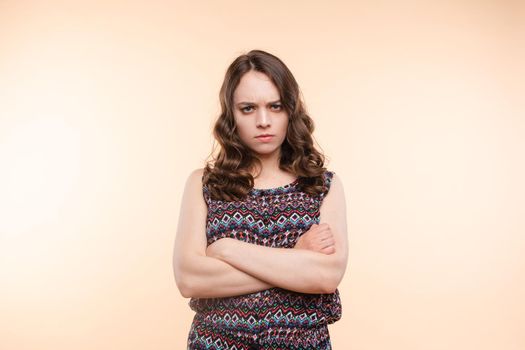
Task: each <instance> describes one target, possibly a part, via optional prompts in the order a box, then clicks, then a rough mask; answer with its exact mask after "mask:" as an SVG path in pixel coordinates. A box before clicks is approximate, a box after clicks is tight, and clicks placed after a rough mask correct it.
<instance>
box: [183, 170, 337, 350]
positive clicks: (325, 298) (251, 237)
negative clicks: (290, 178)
mask: <svg viewBox="0 0 525 350" xmlns="http://www.w3.org/2000/svg"><path fill="white" fill-rule="evenodd" d="M333 174H334V172H331V171H326V172H325V173H324V174H323V177H324V181H325V186H326V191H325V192H324V193H321V194H320V195H317V196H311V195H309V194H307V193H305V192H302V191H300V189H299V186H298V180H295V181H294V182H292V183H290V184H287V185H284V186H280V187H276V188H272V189H255V188H254V189H252V190H251V191H250V193H249V194H248V197H247V198H246V199H245V200H243V201H223V200H214V199H211V198H210V195H209V190H208V188H207V186H206V185H204V186H203V195H204V198H205V200H206V203H207V205H208V217H207V223H206V236H207V243H208V245H210V244H212V243H213V242H215V241H216V240H218V239H221V238H224V237H230V238H234V239H238V240H241V241H244V242H249V243H253V244H259V245H263V246H268V247H278V248H293V247H294V245H295V243H296V241H297V239H298V237H299V236H300V235H301V234H303V233H304V232H306V231H308V229H309V228H310V227H311V226H312V224H314V223H315V224H319V214H320V211H319V209H320V206H321V203H322V200H323V198H324V196H325V195H326V193H328V190H329V188H330V184H331V181H332V177H333ZM297 268H300V267H299V266H298V267H297ZM189 305H190V307H191V309H192V310H194V311H195V312H196V314H195V317H194V319H193V323H192V325H191V328H190V332H189V335H188V349H217V350H219V349H221V350H226V349H228V350H235V349H236V350H247V349H294V350H298V349H316V350H323V349H331V344H330V336H329V333H328V327H327V325H328V324H330V323H333V322H335V321H337V320H339V319H340V318H341V300H340V298H339V291H338V290H336V291H335V293H331V294H306V293H297V292H293V291H289V290H286V289H281V288H271V289H267V290H263V291H260V292H255V293H250V294H245V295H240V296H234V297H225V298H192V299H191V300H190V302H189Z"/></svg>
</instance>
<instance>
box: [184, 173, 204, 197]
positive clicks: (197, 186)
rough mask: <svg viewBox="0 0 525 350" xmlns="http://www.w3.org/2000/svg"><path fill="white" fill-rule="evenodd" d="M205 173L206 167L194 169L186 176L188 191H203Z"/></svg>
mask: <svg viewBox="0 0 525 350" xmlns="http://www.w3.org/2000/svg"><path fill="white" fill-rule="evenodd" d="M203 174H204V168H199V169H195V170H192V171H191V172H190V174H189V175H188V177H187V178H186V191H191V192H197V191H201V188H202V176H203Z"/></svg>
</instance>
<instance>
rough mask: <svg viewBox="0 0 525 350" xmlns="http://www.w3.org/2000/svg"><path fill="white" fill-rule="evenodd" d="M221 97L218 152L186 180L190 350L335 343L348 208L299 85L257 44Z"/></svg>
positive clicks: (181, 271) (180, 270)
mask: <svg viewBox="0 0 525 350" xmlns="http://www.w3.org/2000/svg"><path fill="white" fill-rule="evenodd" d="M220 102H221V108H222V113H221V115H220V116H219V118H218V120H217V122H216V124H215V127H214V136H215V138H216V140H217V141H218V143H219V145H220V149H219V152H218V154H217V156H216V157H214V159H213V161H210V162H208V163H207V164H206V166H205V167H204V168H203V169H197V170H195V171H193V172H192V173H191V174H190V176H189V177H188V180H187V182H186V186H185V190H184V195H183V199H182V205H181V212H180V217H179V224H178V230H177V237H176V240H175V252H174V260H173V263H174V272H175V279H176V283H177V286H178V288H179V290H180V292H181V294H182V296H184V297H186V298H191V300H190V307H191V308H192V310H194V311H195V312H196V314H195V317H194V319H193V323H192V325H191V328H190V332H189V336H188V349H238V350H241V349H316V350H319V349H331V343H330V336H329V333H328V327H327V325H328V324H330V323H333V322H335V321H337V320H339V319H340V317H341V303H340V299H339V292H338V290H337V286H338V285H339V282H340V281H341V279H342V278H343V274H344V272H345V268H346V263H347V258H348V247H347V246H348V243H347V233H346V205H345V199H344V191H343V185H342V183H341V180H340V179H339V177H338V176H337V175H336V174H335V173H334V172H332V171H327V170H326V168H324V167H323V166H324V156H323V155H322V154H321V153H320V152H319V151H317V150H316V149H315V148H314V146H313V138H312V132H313V130H314V124H313V121H312V119H311V118H310V117H309V116H308V115H307V113H306V111H305V108H304V105H303V102H302V101H301V99H300V91H299V87H298V85H297V82H296V80H295V78H294V77H293V75H292V73H291V72H290V71H289V70H288V68H287V67H286V66H285V64H284V63H283V62H282V61H281V60H280V59H279V58H277V57H275V56H274V55H272V54H269V53H267V52H264V51H261V50H252V51H250V52H249V53H247V54H245V55H241V56H239V57H238V58H236V59H235V60H234V61H233V63H232V64H231V65H230V66H229V68H228V70H227V72H226V76H225V79H224V82H223V85H222V88H221V91H220Z"/></svg>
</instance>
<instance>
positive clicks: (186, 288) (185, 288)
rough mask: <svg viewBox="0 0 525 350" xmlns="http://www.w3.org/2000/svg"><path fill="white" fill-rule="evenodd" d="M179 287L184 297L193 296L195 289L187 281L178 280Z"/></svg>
mask: <svg viewBox="0 0 525 350" xmlns="http://www.w3.org/2000/svg"><path fill="white" fill-rule="evenodd" d="M177 288H178V289H179V293H180V295H182V297H183V298H192V297H193V290H192V288H191V286H190V285H189V283H187V281H177Z"/></svg>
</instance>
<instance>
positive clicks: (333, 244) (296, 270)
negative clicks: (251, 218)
mask: <svg viewBox="0 0 525 350" xmlns="http://www.w3.org/2000/svg"><path fill="white" fill-rule="evenodd" d="M202 171H203V169H197V170H195V171H193V172H192V173H191V174H190V176H189V177H188V180H187V181H186V185H185V189H184V194H183V198H182V203H181V210H180V215H179V223H178V228H177V236H176V238H175V248H174V254H173V270H174V274H175V281H176V283H177V287H178V288H179V291H180V293H181V294H182V296H183V297H185V298H190V297H192V298H213V297H229V296H235V295H241V294H247V293H253V292H257V291H261V290H264V289H269V288H272V287H280V288H283V289H288V290H292V291H296V292H302V293H332V292H334V291H335V289H336V288H337V286H338V285H339V283H340V281H341V279H342V278H343V275H344V272H345V270H346V264H347V260H348V241H347V232H346V230H347V229H346V204H345V196H344V189H343V186H342V184H341V182H340V180H339V177H338V176H337V174H334V176H333V178H332V184H331V187H330V191H329V192H328V194H327V195H326V196H325V198H324V200H323V202H322V205H321V208H320V224H319V225H315V224H314V225H312V227H311V228H310V230H309V231H307V232H306V233H304V234H303V235H302V236H301V237H300V238H299V240H298V242H297V244H296V245H295V247H294V248H293V249H289V248H271V247H265V246H259V245H255V244H250V243H246V242H242V241H238V240H235V239H232V238H222V239H219V240H218V241H216V242H214V243H213V244H211V245H210V246H208V248H206V235H205V234H204V232H205V230H206V215H207V207H206V203H205V201H204V198H203V196H202V182H201V181H202V180H201V179H202Z"/></svg>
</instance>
